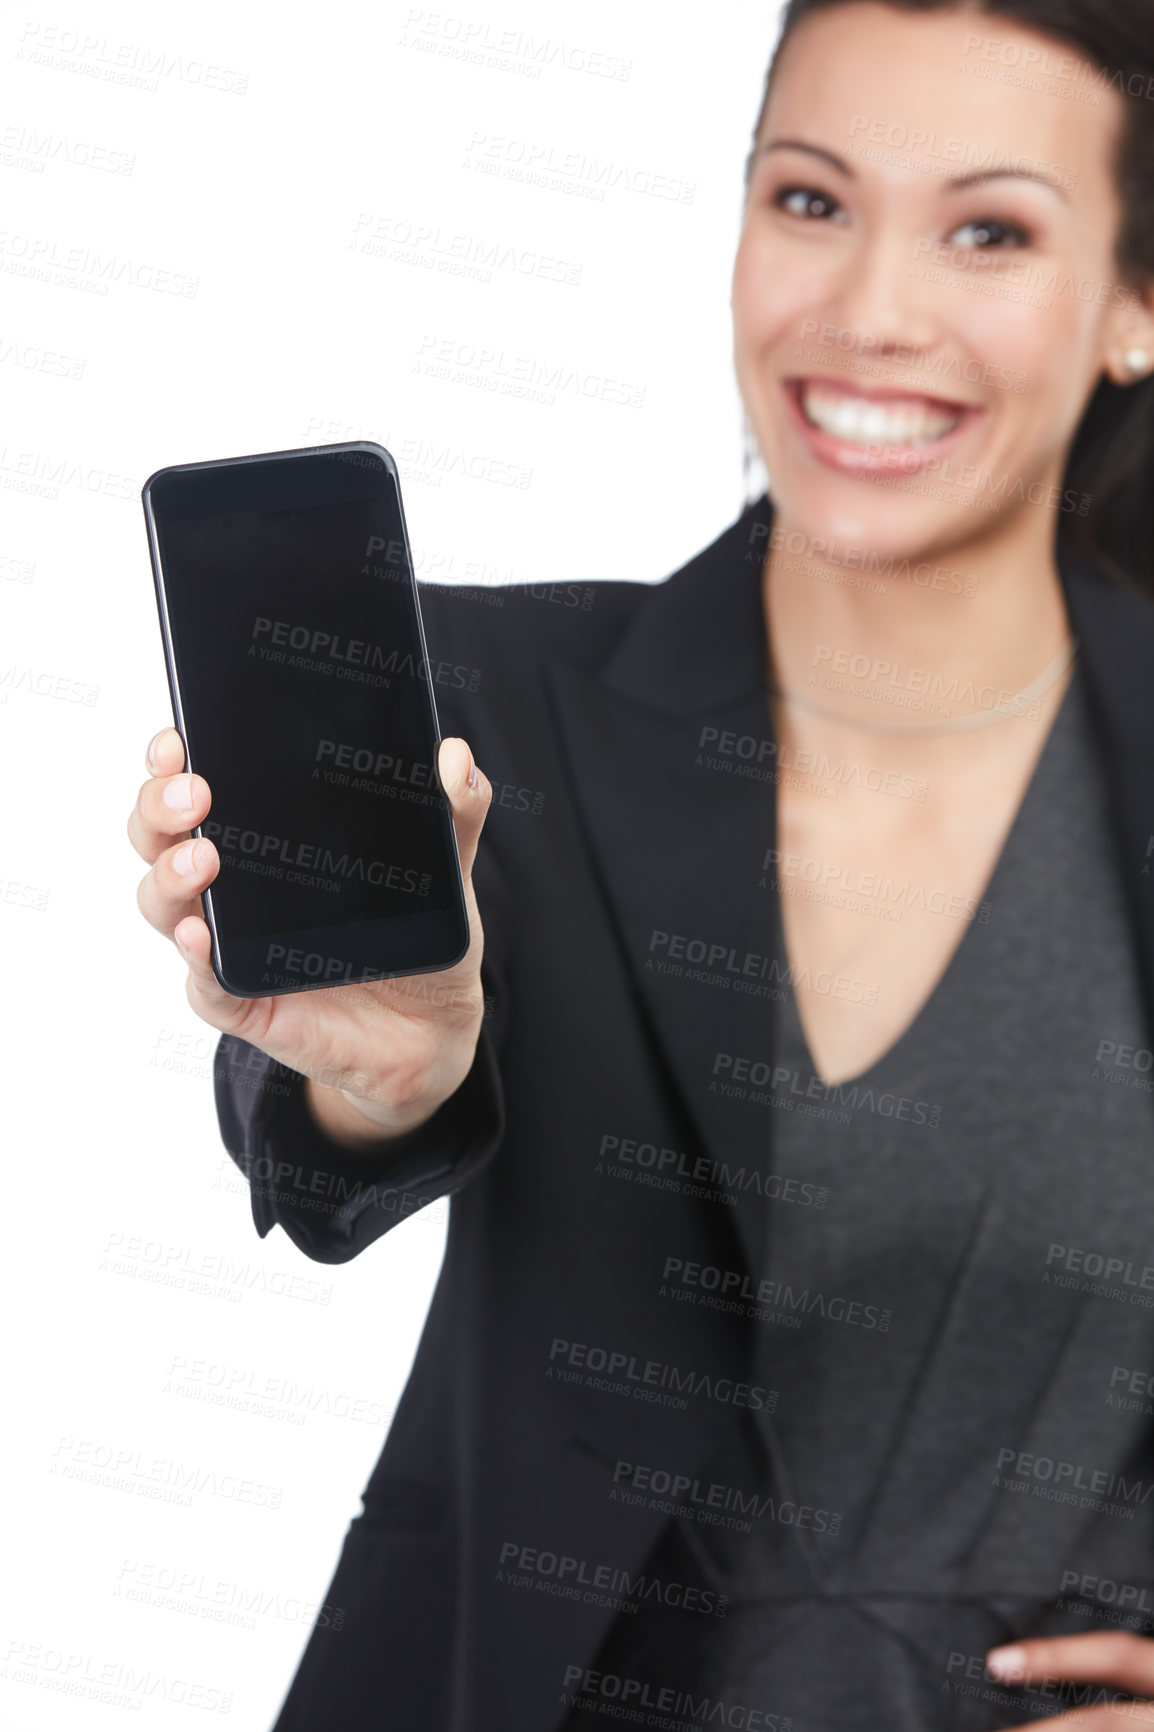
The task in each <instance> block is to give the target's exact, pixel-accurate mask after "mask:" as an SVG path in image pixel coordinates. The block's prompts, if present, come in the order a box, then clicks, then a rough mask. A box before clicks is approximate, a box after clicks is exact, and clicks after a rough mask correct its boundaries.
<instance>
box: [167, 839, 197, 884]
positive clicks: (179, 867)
mask: <svg viewBox="0 0 1154 1732" xmlns="http://www.w3.org/2000/svg"><path fill="white" fill-rule="evenodd" d="M172 870H173V871H174V872H179V873H180V876H181V877H182V878H188V877H189V876H190V875H191V874H192V873H193V872H195V871H196V843H195V842H186V843H185V844H184V847H183V848H178V849H177V850H176V853H175V854H174V855H173V856H172Z"/></svg>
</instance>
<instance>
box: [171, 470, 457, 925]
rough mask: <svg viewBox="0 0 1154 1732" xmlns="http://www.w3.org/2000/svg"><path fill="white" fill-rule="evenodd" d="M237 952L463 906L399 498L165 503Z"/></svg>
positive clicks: (201, 767) (183, 660) (186, 702)
mask: <svg viewBox="0 0 1154 1732" xmlns="http://www.w3.org/2000/svg"><path fill="white" fill-rule="evenodd" d="M155 516H156V523H157V538H158V545H159V549H160V555H161V564H162V568H163V572H164V580H165V596H166V603H167V608H168V615H169V621H170V630H171V640H172V646H173V658H174V662H175V666H176V671H177V678H178V684H179V688H180V693H181V701H182V705H183V709H184V725H185V732H186V737H187V741H188V747H189V761H190V765H191V767H192V768H193V769H194V770H196V771H198V772H199V773H200V774H201V775H203V776H205V777H206V778H207V779H208V781H209V783H210V785H211V789H212V809H211V812H210V814H209V817H208V820H207V821H206V823H205V824H204V827H203V834H204V835H206V836H209V837H210V838H211V839H212V841H213V842H214V843H215V845H216V847H217V849H218V851H219V854H220V860H221V869H220V874H219V878H218V884H217V887H216V889H215V895H214V906H215V911H216V922H217V929H218V933H219V936H220V939H221V942H222V944H223V943H226V942H227V941H228V940H230V939H244V940H251V939H258V938H262V937H265V936H267V935H270V934H273V935H284V934H286V933H291V932H293V931H300V930H302V929H313V930H315V929H319V928H331V927H334V926H340V925H343V924H346V923H349V922H363V921H366V920H380V919H387V918H393V917H396V916H406V915H413V914H424V913H428V912H432V911H434V910H437V909H444V908H448V907H449V906H450V905H451V903H452V900H453V896H454V883H455V881H454V878H453V876H452V873H453V869H454V866H455V862H454V861H453V860H452V859H451V857H450V855H449V853H448V843H449V835H450V832H449V831H448V829H447V825H448V824H449V823H450V822H451V818H450V817H449V808H448V802H447V800H446V797H445V795H444V794H443V792H442V791H441V789H440V784H439V781H438V778H437V774H436V766H435V731H434V730H435V719H434V710H433V706H432V701H431V696H430V669H429V667H428V665H427V664H426V662H425V660H424V655H423V651H422V645H421V637H420V631H419V624H418V617H417V614H416V609H415V604H414V601H413V596H412V585H411V579H410V576H409V571H408V564H407V560H406V558H405V557H404V554H403V548H404V537H403V530H402V527H401V521H400V516H399V510H398V507H397V505H396V503H395V501H393V500H391V499H390V498H389V497H388V494H387V491H386V493H385V494H384V495H382V496H377V497H369V498H364V499H352V500H349V499H344V500H340V501H337V502H333V503H328V504H309V505H304V506H301V507H299V508H288V509H282V508H278V509H276V510H274V511H261V512H258V513H255V514H250V513H233V514H228V515H221V516H207V517H197V516H191V517H187V518H185V519H184V520H181V519H180V517H179V515H173V514H170V513H167V512H166V511H165V510H164V508H163V500H162V496H161V498H160V499H158V500H157V501H156V502H155Z"/></svg>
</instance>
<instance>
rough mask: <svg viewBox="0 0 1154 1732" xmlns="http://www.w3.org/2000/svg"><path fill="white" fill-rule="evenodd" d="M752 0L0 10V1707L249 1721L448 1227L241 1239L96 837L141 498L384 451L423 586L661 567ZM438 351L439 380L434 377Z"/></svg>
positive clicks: (708, 523)
mask: <svg viewBox="0 0 1154 1732" xmlns="http://www.w3.org/2000/svg"><path fill="white" fill-rule="evenodd" d="M777 10H778V8H777V6H776V5H775V4H774V3H773V0H767V3H766V4H764V5H759V4H753V3H752V0H721V3H720V4H714V5H712V6H710V7H708V8H702V7H699V6H698V5H696V4H694V5H690V4H688V3H687V0H678V3H677V4H674V5H670V4H668V3H667V0H660V3H659V0H634V3H633V4H631V5H629V6H622V5H620V4H612V5H611V4H606V3H604V0H580V3H579V4H578V3H575V0H549V3H548V5H547V6H546V5H543V4H542V3H541V0H536V4H529V3H528V0H498V5H497V9H496V10H495V11H494V12H493V13H492V15H491V16H486V15H485V14H484V13H482V12H481V11H473V10H469V9H468V8H467V7H466V9H464V10H460V11H456V12H447V11H441V12H435V11H433V10H431V9H427V8H421V7H418V6H410V5H408V4H407V3H406V4H394V3H393V0H386V3H384V4H381V3H380V0H375V3H374V4H373V5H371V6H370V5H368V4H364V5H362V6H361V7H359V8H358V7H356V6H354V5H351V4H349V3H348V0H343V3H342V0H337V3H335V4H334V3H329V4H326V5H324V6H315V5H314V6H308V7H304V6H302V7H299V8H297V9H295V10H293V9H289V8H285V7H280V6H277V7H273V6H271V5H268V6H263V7H262V6H256V5H244V4H236V3H235V0H230V3H229V4H227V5H225V4H221V3H220V0H208V3H202V4H198V5H197V6H195V7H193V6H189V5H185V6H183V7H168V8H160V9H158V8H156V7H155V6H145V5H143V4H141V5H137V6H132V5H127V4H126V5H121V6H115V5H104V6H102V7H99V8H97V9H96V10H94V8H93V6H92V5H91V4H90V3H89V4H85V5H83V6H82V5H79V4H77V5H65V4H62V5H60V6H58V7H55V8H53V9H50V10H46V11H36V12H28V13H22V12H21V11H20V10H19V9H17V10H14V11H9V13H8V14H7V20H6V22H5V23H4V25H3V26H2V34H0V191H2V200H0V309H2V311H0V604H2V637H0V738H2V739H3V742H4V761H3V765H2V776H3V782H2V786H3V815H4V823H3V829H2V834H0V939H2V944H3V981H4V991H3V999H2V1003H3V1013H4V1029H5V1032H4V1041H3V1053H4V1056H5V1059H6V1061H7V1065H6V1069H7V1076H6V1081H5V1086H4V1101H5V1107H6V1119H7V1126H6V1135H5V1139H4V1173H5V1191H4V1194H5V1201H6V1208H5V1235H4V1244H5V1249H4V1258H3V1264H4V1284H5V1291H4V1299H5V1323H6V1329H5V1337H6V1342H7V1348H8V1357H9V1381H10V1385H11V1394H12V1402H11V1406H10V1408H9V1417H8V1422H7V1424H6V1425H5V1427H4V1428H3V1450H4V1455H5V1460H4V1471H3V1486H4V1492H5V1504H6V1515H7V1523H6V1526H7V1534H6V1543H5V1548H4V1549H5V1558H6V1568H5V1570H4V1586H3V1595H4V1605H3V1625H2V1628H3V1639H2V1641H0V1654H2V1655H3V1660H2V1662H0V1692H2V1693H3V1696H4V1698H5V1701H4V1705H3V1706H2V1707H0V1717H2V1718H3V1719H4V1721H5V1723H6V1724H10V1725H13V1726H19V1727H20V1728H21V1732H37V1729H39V1728H52V1729H53V1732H55V1729H56V1728H67V1727H71V1726H73V1725H79V1726H83V1727H91V1728H94V1729H95V1728H102V1727H105V1726H108V1727H121V1726H123V1724H124V1723H125V1713H126V1712H127V1711H128V1710H129V1709H130V1708H131V1710H132V1711H134V1712H137V1713H138V1714H139V1718H138V1719H137V1720H135V1721H132V1722H130V1724H135V1725H138V1726H141V1727H148V1728H168V1727H170V1726H171V1727H184V1726H187V1725H190V1724H193V1725H195V1724H203V1723H204V1719H205V1711H206V1710H207V1711H208V1712H209V1713H213V1714H215V1715H216V1716H217V1717H218V1718H219V1717H220V1716H222V1715H223V1716H224V1717H225V1719H226V1722H227V1724H229V1725H231V1726H236V1727H244V1728H246V1729H247V1728H252V1729H255V1732H262V1729H264V1728H266V1727H268V1725H269V1724H270V1723H271V1721H272V1719H273V1717H274V1714H275V1712H276V1709H277V1707H278V1705H279V1702H280V1700H281V1697H282V1695H283V1693H284V1690H285V1689H286V1688H287V1685H288V1681H289V1679H290V1677H291V1674H292V1671H293V1668H294V1666H295V1664H296V1661H297V1658H298V1656H299V1654H300V1651H301V1649H302V1648H303V1645H304V1642H305V1640H306V1637H307V1634H308V1629H309V1625H310V1622H311V1618H312V1614H313V1611H314V1609H315V1606H316V1604H317V1602H318V1601H319V1600H320V1599H321V1598H322V1597H323V1595H324V1591H325V1588H326V1586H327V1584H328V1581H329V1577H330V1573H331V1571H332V1568H333V1566H334V1564H335V1561H336V1557H337V1552H338V1549H339V1545H340V1541H341V1537H342V1535H343V1532H344V1529H345V1526H346V1524H347V1522H348V1520H349V1519H350V1518H351V1517H352V1516H353V1515H354V1514H355V1513H356V1511H357V1509H358V1508H359V1494H360V1490H361V1488H362V1486H363V1484H364V1483H365V1481H366V1479H367V1478H368V1475H369V1473H370V1471H371V1469H372V1466H373V1463H374V1462H375V1460H376V1457H377V1454H378V1452H379V1450H380V1447H381V1444H382V1441H383V1438H384V1434H385V1430H386V1427H387V1423H388V1418H389V1416H390V1415H391V1413H392V1411H393V1409H394V1407H395V1404H396V1401H397V1398H398V1395H399V1393H400V1391H401V1389H402V1387H403V1384H404V1380H405V1377H406V1376H407V1373H408V1369H409V1365H410V1363H411V1359H412V1355H413V1352H414V1349H415V1347H416V1343H417V1340H418V1336H419V1333H420V1329H421V1326H422V1323H423V1319H424V1315H425V1310H426V1307H427V1304H428V1299H429V1295H430V1292H431V1289H432V1284H433V1282H434V1280H435V1277H436V1273H437V1268H438V1265H439V1262H440V1257H441V1253H442V1249H443V1244H444V1227H445V1208H446V1205H445V1204H443V1203H442V1204H439V1205H436V1206H434V1207H433V1208H431V1209H429V1210H427V1211H425V1213H424V1214H422V1215H419V1216H417V1217H415V1218H414V1219H413V1220H411V1221H410V1222H407V1223H406V1224H405V1225H404V1226H402V1227H400V1228H398V1229H397V1230H396V1231H394V1232H393V1233H391V1234H389V1235H388V1236H387V1237H386V1238H385V1239H383V1240H381V1241H378V1243H377V1244H376V1245H375V1246H373V1247H372V1249H371V1250H370V1251H369V1252H368V1253H367V1254H365V1255H364V1256H363V1257H361V1258H358V1259H356V1260H354V1261H353V1262H351V1263H348V1264H345V1265H343V1266H340V1267H328V1266H325V1265H322V1264H317V1263H311V1262H310V1261H309V1260H308V1259H307V1258H305V1257H304V1256H303V1255H302V1254H301V1253H300V1252H298V1251H296V1250H295V1249H294V1248H293V1246H292V1245H291V1244H290V1243H289V1241H288V1240H287V1239H286V1238H285V1237H284V1235H283V1234H282V1233H281V1231H280V1230H279V1229H275V1230H274V1232H273V1233H272V1234H271V1235H270V1236H269V1238H268V1239H267V1240H266V1241H264V1242H263V1243H262V1242H261V1241H260V1240H259V1239H258V1238H257V1236H256V1232H255V1230H254V1228H253V1225H252V1221H251V1216H250V1211H249V1203H248V1199H247V1194H246V1192H245V1189H244V1186H243V1185H242V1183H241V1180H240V1177H239V1175H238V1174H237V1173H236V1170H235V1168H234V1167H233V1165H232V1163H231V1161H230V1160H229V1158H228V1156H227V1155H226V1154H225V1152H224V1149H223V1145H222V1144H221V1142H220V1139H219V1135H218V1131H217V1125H216V1117H215V1112H214V1108H213V1101H212V1087H211V1065H210V1059H211V1054H212V1050H213V1047H214V1045H215V1039H216V1037H215V1034H214V1032H213V1031H212V1030H209V1029H207V1028H206V1027H205V1026H204V1025H203V1024H201V1023H199V1022H198V1021H197V1020H196V1019H195V1018H194V1017H193V1015H192V1013H191V1012H190V1010H189V1009H188V1005H187V1001H186V999H185V993H184V971H183V968H182V966H181V964H180V960H179V957H178V955H177V953H176V952H175V950H174V949H173V948H172V947H171V946H169V945H167V944H166V943H165V942H163V941H162V940H161V939H160V938H158V937H157V936H156V935H155V934H154V933H153V932H152V931H151V930H150V929H149V928H147V927H146V926H145V924H144V922H143V920H142V919H141V918H140V916H139V915H138V913H137V910H136V902H135V890H136V884H137V882H138V880H139V878H140V876H141V874H142V872H143V867H142V865H141V863H140V862H139V861H138V860H137V858H136V856H135V855H134V854H133V853H132V851H131V849H130V847H129V845H128V842H127V840H126V837H125V829H124V825H125V819H126V816H127V813H128V810H129V807H130V806H131V804H132V802H133V800H134V799H135V796H136V791H137V787H138V785H139V783H140V781H141V780H142V778H143V774H144V761H143V760H144V749H145V745H146V743H147V741H148V739H149V737H150V736H151V734H152V733H153V732H154V731H155V729H156V728H157V727H159V726H162V725H164V724H165V723H166V722H167V721H168V719H169V715H170V710H169V700H168V691H167V686H166V683H165V679H164V672H163V661H162V655H161V644H160V637H159V631H158V628H157V621H156V612H155V605H154V601H153V592H152V579H151V574H150V570H149V563H148V557H147V547H146V541H145V534H144V527H143V520H142V514H141V509H140V503H139V494H140V487H141V484H142V483H143V481H144V479H145V477H146V476H147V475H148V474H149V473H150V472H151V471H153V470H154V469H157V468H159V467H161V466H162V465H164V464H168V463H174V462H185V461H194V460H197V459H202V458H209V457H222V456H231V455H238V454H241V453H245V452H259V451H267V450H277V449H285V448H288V447H293V446H298V445H306V444H314V443H327V442H332V441H334V440H339V439H343V438H360V437H364V438H371V439H376V440H379V441H381V442H382V443H384V444H385V445H387V446H388V447H389V448H390V449H391V450H392V451H393V452H394V454H395V455H396V457H397V459H398V462H399V465H400V470H401V476H402V482H403V486H404V496H405V504H406V510H407V515H408V520H409V528H410V533H411V537H412V540H413V545H414V553H415V557H416V560H417V565H418V570H419V572H420V574H421V575H422V576H438V577H441V578H443V579H446V580H454V579H462V578H468V579H470V580H471V581H474V582H476V581H492V582H507V581H521V580H525V579H532V580H534V581H537V580H540V581H549V580H563V579H600V578H637V579H646V580H656V579H659V578H661V577H663V576H664V575H666V574H667V573H668V572H670V571H671V570H672V569H674V568H675V567H676V566H677V565H678V564H680V563H681V562H682V561H683V560H684V559H686V558H687V557H689V556H690V555H691V554H692V553H694V552H696V551H697V549H698V548H700V547H701V546H703V545H705V544H706V543H707V542H708V541H711V540H712V539H713V537H714V536H715V535H716V534H718V533H719V532H720V530H721V529H722V528H723V527H724V526H725V525H726V524H727V523H728V522H730V521H731V520H732V518H733V517H734V516H735V515H736V513H737V511H738V509H739V508H740V505H741V503H742V498H743V487H742V474H741V416H740V408H739V403H738V398H737V393H736V388H735V386H734V383H733V377H732V363H731V327H730V314H729V279H730V271H731V267H732V259H733V251H734V246H735V242H736V237H737V230H738V220H739V212H740V202H741V184H742V172H743V167H744V160H745V154H746V151H747V148H748V144H749V134H750V129H751V127H752V124H753V120H754V118H755V114H756V110H757V106H758V102H759V99H760V94H761V89H762V81H763V77H764V71H765V65H766V61H767V58H768V53H769V50H770V47H771V45H772V40H773V37H774V34H775V29H776V15H777ZM522 32H524V33H528V35H529V36H530V37H531V38H532V44H530V43H528V42H526V41H525V40H524V39H523V38H522V39H521V40H520V41H519V42H518V40H517V39H518V36H519V33H522ZM503 33H509V34H508V37H507V42H512V44H513V52H512V55H511V56H510V60H511V67H510V66H502V65H500V64H499V61H500V58H501V57H500V53H499V51H498V50H499V48H500V45H501V38H502V35H503ZM465 41H468V42H469V44H470V47H471V51H472V52H473V54H474V55H479V56H480V58H473V59H470V60H466V59H464V58H462V57H461V52H460V51H461V45H462V43H463V42H465ZM486 41H488V43H490V44H493V45H495V48H494V49H493V50H489V49H487V48H486V47H485V43H486ZM534 46H535V47H536V48H537V49H538V50H539V49H541V48H542V47H544V48H545V49H546V57H545V58H544V59H542V58H540V57H538V58H536V59H535V58H534V56H533V48H534ZM590 66H592V68H593V69H588V68H589V67H590ZM583 67H584V68H586V69H584V70H583V69H582V68H583ZM611 72H617V73H618V74H620V76H607V75H606V74H607V73H611ZM494 141H502V142H496V143H495V142H494ZM550 152H551V153H552V165H551V166H550V165H549V163H548V160H546V162H545V163H544V164H542V162H541V158H542V155H544V156H545V158H546V159H548V156H549V153H550ZM491 153H492V154H491ZM517 159H519V166H520V167H523V166H524V165H525V163H526V162H527V161H529V160H535V161H536V162H537V164H538V168H539V171H543V172H544V173H545V174H546V175H547V176H548V177H550V178H549V179H548V180H547V184H544V185H541V184H535V183H533V182H530V181H527V180H526V179H524V178H523V177H518V175H517V173H516V171H515V169H514V171H513V172H510V163H511V162H514V163H516V162H517ZM485 165H487V166H489V167H491V168H494V169H496V170H497V171H498V172H484V166H485ZM598 170H602V171H606V176H605V178H602V179H600V180H598V179H597V178H596V176H597V171H598ZM670 192H673V193H675V194H676V193H679V194H680V195H681V196H672V197H671V196H668V195H669V194H670ZM418 231H423V232H422V233H418ZM374 237H376V238H374ZM366 239H368V240H369V241H370V242H371V243H372V244H371V246H369V247H366V246H365V245H364V242H365V240H366ZM406 239H407V240H408V241H409V245H408V247H405V246H404V245H402V244H401V242H402V241H404V240H406ZM494 247H496V248H497V249H498V256H499V258H500V259H501V260H502V261H504V262H499V263H496V264H493V265H491V266H490V267H489V268H488V270H487V271H486V270H485V269H484V268H483V267H482V268H481V271H480V274H478V275H458V274H453V273H452V272H450V271H449V270H447V269H445V268H444V267H445V265H446V264H447V263H448V262H451V261H452V260H453V259H460V258H462V257H463V258H465V259H466V260H468V258H469V257H470V256H472V258H473V259H474V261H475V260H476V258H477V255H478V253H479V252H480V251H482V250H489V251H491V250H492V249H493V248H494ZM541 259H544V260H545V261H546V265H545V269H544V274H540V275H534V274H531V267H532V266H533V265H534V264H536V263H538V261H539V260H541ZM514 261H515V262H514ZM548 261H556V263H549V262H548ZM526 266H528V267H530V269H526V268H525V267H526ZM558 275H562V276H564V277H566V278H567V279H571V280H562V281H558V280H556V277H557V276H558ZM486 279H487V280H486ZM182 291H183V292H182ZM446 346H447V348H448V351H449V352H451V353H452V354H453V355H454V356H455V357H457V358H463V359H461V368H462V370H461V371H460V372H459V374H458V376H457V377H456V379H453V378H450V379H446V378H444V377H441V376H438V375H437V374H434V373H430V372H428V371H427V370H426V369H425V368H424V366H423V363H424V362H425V361H427V360H428V358H429V357H430V355H433V356H434V357H435V356H436V355H438V354H440V353H443V352H444V351H445V350H446ZM481 356H485V357H486V358H485V359H484V361H483V362H482V361H481V360H480V359H479V357H481ZM502 357H503V359H502ZM526 357H527V358H529V360H530V361H531V362H532V363H533V364H534V366H535V367H536V368H537V370H538V371H545V372H553V373H555V374H556V373H557V370H558V369H560V370H561V375H560V376H561V378H562V379H563V380H564V381H565V382H564V383H561V384H560V385H556V386H555V387H554V389H553V398H554V400H553V401H552V402H541V401H534V400H530V399H525V398H519V397H516V396H513V395H510V394H508V393H507V392H504V391H502V390H500V389H495V388H493V386H494V383H496V384H499V383H500V381H501V380H502V379H503V378H508V377H509V376H510V375H511V374H512V373H513V372H514V371H515V370H516V369H517V368H518V366H519V365H523V363H524V358H526ZM601 380H610V381H618V382H619V384H620V386H622V387H628V388H629V389H630V391H631V392H632V393H633V395H634V397H635V398H636V399H637V400H636V401H635V402H633V403H621V402H615V401H613V400H612V399H613V397H614V396H615V395H618V396H619V395H620V394H621V391H620V390H619V389H618V388H616V387H611V386H610V387H606V391H607V393H608V394H607V395H606V396H605V397H599V396H598V395H596V394H595V393H596V391H597V390H598V388H599V382H600V381H601ZM483 381H488V383H485V382H483ZM585 392H588V393H590V394H583V393H585ZM486 475H488V476H490V477H494V476H495V477H496V478H495V479H493V478H489V479H486V478H485V477H486ZM239 749H242V750H243V742H240V744H239ZM197 1277H200V1282H199V1284H198V1285H193V1282H194V1280H195V1279H196V1278H197ZM265 1392H267V1394H268V1395H269V1396H271V1399H266V1400H264V1401H263V1403H262V1400H261V1397H262V1394H264V1393H265ZM262 1406H263V1408H264V1411H258V1409H260V1408H261V1407H262ZM174 1487H175V1488H177V1489H175V1490H174ZM180 1487H184V1489H183V1490H180V1489H179V1488H180ZM150 1488H160V1489H161V1490H162V1491H163V1492H164V1495H163V1496H161V1497H157V1496H150V1495H147V1494H148V1492H149V1489H150ZM274 1504H278V1505H279V1507H273V1505H274ZM102 1682H107V1683H111V1684H112V1685H113V1686H114V1687H116V1688H118V1689H120V1690H121V1691H122V1692H123V1694H124V1696H125V1697H126V1698H127V1699H128V1700H127V1703H126V1704H122V1705H121V1706H112V1705H109V1704H107V1703H105V1702H102V1701H101V1700H100V1692H101V1688H102ZM198 1713H199V1718H198Z"/></svg>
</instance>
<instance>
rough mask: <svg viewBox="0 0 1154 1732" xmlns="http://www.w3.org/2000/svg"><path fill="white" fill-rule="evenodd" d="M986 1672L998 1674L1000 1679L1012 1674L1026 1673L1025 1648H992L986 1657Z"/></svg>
mask: <svg viewBox="0 0 1154 1732" xmlns="http://www.w3.org/2000/svg"><path fill="white" fill-rule="evenodd" d="M986 1670H987V1671H989V1672H994V1673H996V1675H997V1676H998V1677H999V1678H1007V1677H1009V1675H1010V1673H1011V1672H1024V1671H1025V1670H1026V1650H1025V1648H1013V1647H1011V1648H991V1649H990V1651H989V1653H988V1654H987V1655H986Z"/></svg>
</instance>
